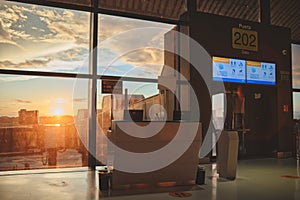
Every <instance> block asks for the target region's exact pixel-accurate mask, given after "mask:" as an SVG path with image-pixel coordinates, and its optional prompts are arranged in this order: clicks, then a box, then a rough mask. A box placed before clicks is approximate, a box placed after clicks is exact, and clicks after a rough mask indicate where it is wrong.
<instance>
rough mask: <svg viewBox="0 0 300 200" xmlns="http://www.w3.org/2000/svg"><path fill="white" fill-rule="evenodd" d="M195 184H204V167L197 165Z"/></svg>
mask: <svg viewBox="0 0 300 200" xmlns="http://www.w3.org/2000/svg"><path fill="white" fill-rule="evenodd" d="M196 184H197V185H203V184H205V168H204V167H198V170H197V177H196Z"/></svg>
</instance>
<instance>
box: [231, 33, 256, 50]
mask: <svg viewBox="0 0 300 200" xmlns="http://www.w3.org/2000/svg"><path fill="white" fill-rule="evenodd" d="M234 38H235V40H234V44H236V45H243V46H250V47H256V36H255V35H254V34H249V35H248V34H247V33H240V32H235V33H234Z"/></svg>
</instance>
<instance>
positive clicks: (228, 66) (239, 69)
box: [213, 57, 246, 83]
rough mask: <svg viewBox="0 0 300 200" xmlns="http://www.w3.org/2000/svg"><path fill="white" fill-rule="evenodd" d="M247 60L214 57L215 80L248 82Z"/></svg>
mask: <svg viewBox="0 0 300 200" xmlns="http://www.w3.org/2000/svg"><path fill="white" fill-rule="evenodd" d="M245 66H246V61H245V60H240V59H233V58H221V57H213V80H214V81H224V82H236V83H246V67H245Z"/></svg>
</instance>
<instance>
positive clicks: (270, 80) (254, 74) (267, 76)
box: [246, 61, 276, 85]
mask: <svg viewBox="0 0 300 200" xmlns="http://www.w3.org/2000/svg"><path fill="white" fill-rule="evenodd" d="M246 66H247V83H251V84H266V85H275V84H276V68H275V67H276V66H275V64H274V63H266V62H255V61H246Z"/></svg>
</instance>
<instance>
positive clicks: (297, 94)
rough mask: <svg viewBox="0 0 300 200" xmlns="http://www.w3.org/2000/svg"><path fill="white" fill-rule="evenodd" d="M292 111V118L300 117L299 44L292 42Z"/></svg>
mask: <svg viewBox="0 0 300 200" xmlns="http://www.w3.org/2000/svg"><path fill="white" fill-rule="evenodd" d="M292 75H293V90H294V92H293V109H294V110H293V111H294V115H293V116H294V119H300V45H299V44H292Z"/></svg>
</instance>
